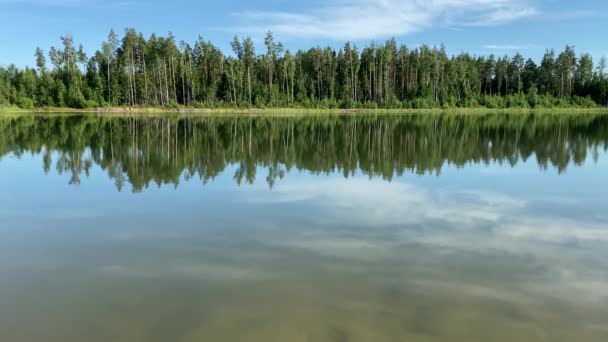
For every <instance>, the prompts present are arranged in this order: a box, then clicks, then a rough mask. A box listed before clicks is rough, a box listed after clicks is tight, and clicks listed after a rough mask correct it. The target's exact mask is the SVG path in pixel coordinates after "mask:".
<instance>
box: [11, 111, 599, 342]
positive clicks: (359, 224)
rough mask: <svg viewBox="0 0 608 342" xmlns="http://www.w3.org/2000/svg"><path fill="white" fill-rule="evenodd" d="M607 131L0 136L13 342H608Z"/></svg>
mask: <svg viewBox="0 0 608 342" xmlns="http://www.w3.org/2000/svg"><path fill="white" fill-rule="evenodd" d="M607 148H608V116H604V115H487V116H477V115H472V116H439V115H408V116H358V117H353V116H322V117H312V116H298V117H274V118H269V117H264V118H262V117H187V116H171V117H145V118H141V117H139V118H138V117H110V116H49V117H45V116H16V117H5V118H1V119H0V189H1V191H0V340H1V341H11V342H12V341H15V342H21V341H51V342H54V341H57V342H59V341H61V342H72V341H74V342H76V341H78V342H81V341H104V342H105V341H117V342H122V341H124V342H138V341H159V342H160V341H162V342H164V341H404V340H407V341H607V340H608V285H606V284H608V210H607V209H608V196H606V189H608V153H607Z"/></svg>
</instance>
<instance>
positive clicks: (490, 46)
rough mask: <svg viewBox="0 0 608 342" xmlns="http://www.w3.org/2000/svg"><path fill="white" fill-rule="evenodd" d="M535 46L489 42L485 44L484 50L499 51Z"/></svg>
mask: <svg viewBox="0 0 608 342" xmlns="http://www.w3.org/2000/svg"><path fill="white" fill-rule="evenodd" d="M533 47H535V46H534V45H531V44H526V45H517V44H487V45H484V46H483V49H484V50H498V51H522V50H528V49H531V48H533Z"/></svg>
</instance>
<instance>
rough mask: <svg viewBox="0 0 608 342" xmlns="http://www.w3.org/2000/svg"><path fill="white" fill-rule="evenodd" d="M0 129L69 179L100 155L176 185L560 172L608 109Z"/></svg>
mask: <svg viewBox="0 0 608 342" xmlns="http://www.w3.org/2000/svg"><path fill="white" fill-rule="evenodd" d="M558 131H562V132H566V133H567V134H556V132H558ZM0 137H1V139H0V158H2V157H3V156H5V155H7V154H10V153H14V152H17V153H24V152H26V151H32V152H36V153H38V152H40V151H43V150H45V151H50V152H52V153H48V158H47V157H45V161H44V168H45V170H48V169H49V168H51V167H53V168H55V169H57V170H58V172H59V173H67V174H69V176H70V181H71V182H76V183H77V182H78V179H79V177H81V176H83V175H85V174H88V172H89V171H90V168H91V166H92V165H97V166H98V167H99V168H101V169H103V170H105V172H107V173H108V176H109V177H110V178H112V179H113V180H114V181H115V183H116V185H117V186H118V187H120V186H122V185H123V184H125V183H127V182H128V183H130V184H132V186H133V190H135V191H139V190H142V189H144V188H145V187H147V186H151V185H153V184H165V183H172V184H175V185H176V186H177V185H178V184H179V181H180V180H181V179H183V177H184V176H187V177H200V179H202V180H203V181H208V180H210V179H213V178H214V177H217V176H218V175H220V174H221V173H223V172H226V171H227V170H232V172H235V173H234V180H235V181H237V182H239V183H241V182H253V181H254V180H255V178H256V176H257V177H260V169H261V168H267V169H268V173H266V172H264V174H263V176H264V177H267V178H266V179H267V181H268V183H269V185H270V184H273V183H274V182H275V181H277V180H279V179H280V174H281V170H285V168H289V167H293V168H294V169H298V170H308V171H310V172H313V173H329V172H335V171H336V170H341V171H343V172H344V175H345V176H348V175H351V174H354V173H355V172H357V173H359V172H361V173H362V174H365V175H368V176H370V177H372V176H373V177H382V178H385V179H391V178H392V177H394V176H396V175H401V174H403V173H405V172H415V173H418V174H424V173H433V174H434V173H438V172H441V171H442V169H443V168H444V167H445V166H446V165H447V164H450V165H455V166H464V165H467V164H469V163H482V164H483V163H492V162H500V163H502V162H505V163H510V164H515V163H519V162H524V161H528V162H530V161H531V160H532V161H534V162H537V163H538V164H539V166H540V167H543V168H546V167H549V166H552V167H555V168H556V169H557V170H558V171H560V172H563V171H564V170H566V168H567V167H568V166H569V165H571V164H572V163H581V162H583V161H584V160H585V159H586V158H588V157H590V156H592V155H593V154H594V153H597V151H598V150H600V149H605V148H607V147H608V140H607V139H606V137H608V116H606V115H594V114H590V115H578V114H560V115H553V114H522V115H509V114H489V115H432V114H431V115H389V116H382V115H379V116H356V115H353V116H315V117H310V116H308V117H303V116H290V117H263V116H257V117H256V116H248V117H243V116H239V117H235V116H226V117H219V118H218V117H213V118H212V117H204V116H188V115H185V116H181V117H177V116H170V117H162V116H144V117H132V116H129V117H116V116H95V117H91V116H51V117H42V116H29V115H19V116H12V117H0ZM429 137H432V138H429ZM513 137H518V138H517V139H513ZM142 156H145V158H143V157H142ZM412 156H416V158H413V157H412ZM235 166H236V170H235ZM256 172H257V174H256ZM267 175H268V176H267Z"/></svg>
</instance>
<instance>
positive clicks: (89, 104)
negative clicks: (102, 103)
mask: <svg viewBox="0 0 608 342" xmlns="http://www.w3.org/2000/svg"><path fill="white" fill-rule="evenodd" d="M96 107H99V104H98V103H97V101H94V100H86V101H84V108H96Z"/></svg>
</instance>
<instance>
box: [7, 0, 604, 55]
mask: <svg viewBox="0 0 608 342" xmlns="http://www.w3.org/2000/svg"><path fill="white" fill-rule="evenodd" d="M607 19H608V1H605V0H577V1H570V0H351V1H347V0H324V1H322V0H291V1H288V0H266V1H260V0H249V1H245V0H225V1H193V0H174V1H160V0H148V1H143V0H0V32H2V34H0V65H7V64H10V63H15V64H17V65H19V66H23V65H33V64H34V57H33V53H34V50H35V48H36V46H40V47H42V48H43V50H45V51H48V48H49V46H51V45H55V46H58V45H60V40H59V36H61V35H64V34H66V33H71V34H72V35H73V36H74V37H75V40H76V42H77V43H83V44H84V46H85V48H86V50H87V51H89V52H91V51H94V50H95V49H97V48H98V47H99V46H100V44H101V41H102V40H104V39H105V37H106V36H107V33H108V31H109V30H110V29H111V28H114V29H115V30H116V31H117V32H122V31H123V29H124V28H125V27H134V28H136V29H137V30H139V31H142V32H143V33H144V34H146V35H148V34H150V33H152V32H156V33H162V34H165V33H167V32H168V31H171V32H173V33H174V34H175V35H176V37H177V38H178V40H185V41H187V42H193V41H194V40H195V39H196V37H197V36H198V35H199V34H201V35H202V36H203V37H204V38H205V39H210V40H212V41H213V42H214V43H215V44H216V45H217V46H219V47H220V48H221V49H222V50H223V51H225V52H229V51H230V48H229V41H230V39H231V37H232V36H233V35H234V34H238V35H250V36H252V37H253V38H254V40H255V41H256V44H258V50H260V51H261V49H262V42H263V35H264V32H265V31H267V30H272V31H273V32H275V34H276V36H277V38H278V39H279V40H281V41H282V42H283V43H284V45H285V46H286V47H287V48H288V49H291V50H295V49H299V48H308V47H311V46H313V45H321V46H326V45H330V46H334V47H339V46H342V45H343V43H344V42H345V41H346V40H350V41H353V42H355V43H357V45H359V46H362V45H365V44H367V43H369V42H370V41H371V40H376V41H383V40H385V39H387V38H390V37H393V36H394V37H395V38H396V39H397V41H398V42H399V43H405V44H407V45H410V46H417V45H420V44H423V43H427V44H431V45H434V44H442V43H444V44H446V45H447V48H448V52H450V53H458V52H460V51H468V52H471V53H474V54H489V53H494V54H501V55H502V54H514V53H515V52H517V51H519V52H521V53H522V54H524V55H525V56H530V57H533V58H535V59H538V58H540V57H541V55H542V53H543V52H544V50H545V48H555V49H562V48H563V47H564V46H565V45H566V44H571V45H574V46H575V47H576V51H577V52H579V53H580V52H590V53H591V54H592V55H593V56H594V57H596V58H599V57H600V56H602V55H608V43H607V40H606V38H605V34H606V32H608V24H607V23H608V21H607Z"/></svg>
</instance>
